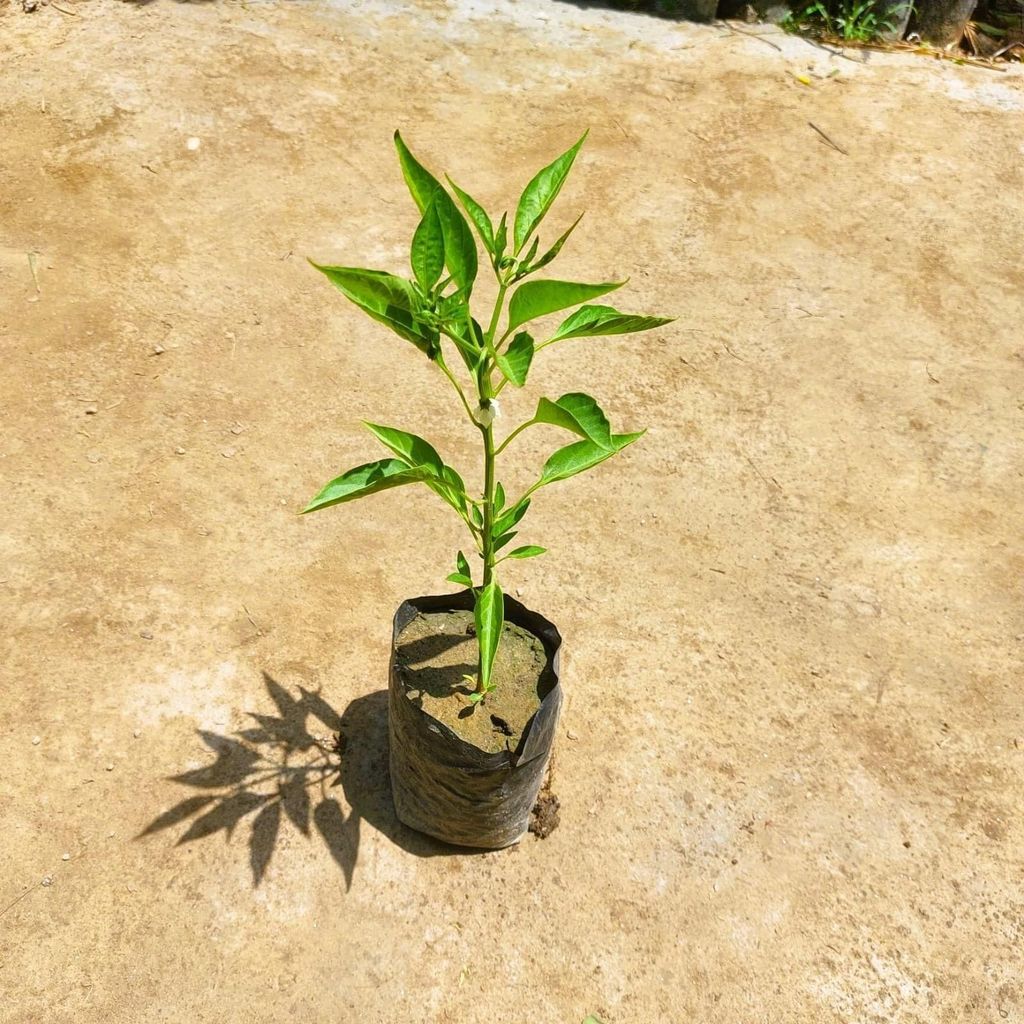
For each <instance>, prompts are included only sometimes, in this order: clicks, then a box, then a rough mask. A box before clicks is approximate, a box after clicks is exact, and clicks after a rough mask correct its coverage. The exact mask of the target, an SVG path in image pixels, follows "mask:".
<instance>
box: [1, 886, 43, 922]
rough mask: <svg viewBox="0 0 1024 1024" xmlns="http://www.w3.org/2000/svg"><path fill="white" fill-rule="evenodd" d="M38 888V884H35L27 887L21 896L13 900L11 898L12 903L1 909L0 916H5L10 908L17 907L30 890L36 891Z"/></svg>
mask: <svg viewBox="0 0 1024 1024" xmlns="http://www.w3.org/2000/svg"><path fill="white" fill-rule="evenodd" d="M38 888H39V886H38V885H33V886H31V887H30V888H28V889H26V890H25V891H24V892H23V893H22V894H21V895H20V896H16V897H15V898H14V899H13V900H11V902H10V903H8V904H7V906H6V907H4V909H3V910H0V917H3V916H4V914H6V913H7V911H8V910H10V909H11V908H12V907H16V906H17V905H18V904H19V903H20V902H21V901H22V900H23V899H24V898H25V897H26V896H27V895H28V894H29V893H30V892H35V890H36V889H38Z"/></svg>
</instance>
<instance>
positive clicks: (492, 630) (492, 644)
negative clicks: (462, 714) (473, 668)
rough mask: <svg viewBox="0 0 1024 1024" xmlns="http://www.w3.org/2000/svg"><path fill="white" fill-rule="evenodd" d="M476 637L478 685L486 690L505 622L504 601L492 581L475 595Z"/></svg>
mask: <svg viewBox="0 0 1024 1024" xmlns="http://www.w3.org/2000/svg"><path fill="white" fill-rule="evenodd" d="M473 617H474V619H475V621H476V637H477V642H478V643H479V644H480V684H481V686H482V687H483V688H484V689H487V688H488V687H489V686H490V683H491V668H492V667H493V665H494V656H495V654H497V653H498V643H499V641H500V640H501V627H502V624H503V623H504V621H505V601H504V598H503V597H502V594H501V588H500V587H499V586H498V584H497V583H495V582H494V581H493V580H492V581H491V582H490V583H488V584H487V586H486V587H484V588H483V589H481V590H480V591H479V592H478V593H477V597H476V607H475V608H474V609H473Z"/></svg>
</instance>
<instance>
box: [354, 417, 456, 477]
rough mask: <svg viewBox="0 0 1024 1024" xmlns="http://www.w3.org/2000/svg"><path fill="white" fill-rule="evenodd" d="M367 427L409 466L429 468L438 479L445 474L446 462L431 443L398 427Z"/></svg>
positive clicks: (369, 424)
mask: <svg viewBox="0 0 1024 1024" xmlns="http://www.w3.org/2000/svg"><path fill="white" fill-rule="evenodd" d="M365 426H366V429H367V430H369V431H370V433H371V434H373V436H374V437H375V438H377V440H378V441H380V443H381V444H382V445H384V447H385V448H389V449H391V451H393V452H394V453H395V455H397V456H398V457H399V458H400V459H402V460H403V461H404V462H405V463H406V464H407V465H409V466H427V467H429V468H430V469H431V470H432V471H433V472H434V474H435V475H436V476H438V477H440V476H441V475H442V474H443V472H444V468H445V465H444V462H443V460H442V459H441V456H440V455H438V454H437V450H436V449H435V448H434V446H433V445H432V444H431V443H430V442H429V441H424V440H423V438H422V437H417V436H416V435H415V434H410V433H409V432H408V431H405V430H399V429H398V428H397V427H382V426H380V425H379V424H377V423H366V424H365Z"/></svg>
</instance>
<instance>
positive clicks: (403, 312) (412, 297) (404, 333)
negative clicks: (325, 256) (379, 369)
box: [309, 260, 438, 355]
mask: <svg viewBox="0 0 1024 1024" xmlns="http://www.w3.org/2000/svg"><path fill="white" fill-rule="evenodd" d="M309 262H310V263H311V264H312V265H313V266H314V267H316V269H317V270H319V271H320V273H321V274H323V275H324V276H325V277H326V278H327V280H328V281H330V282H331V284H333V285H334V286H335V288H337V289H338V290H339V291H340V292H341V293H342V295H344V296H345V297H346V298H347V299H349V300H350V301H352V302H354V303H355V304H356V305H357V306H358V307H359V308H360V309H361V310H362V311H363V312H364V313H366V314H367V315H368V316H370V317H372V318H373V319H374V320H376V321H377V322H378V323H382V324H384V325H385V326H386V327H390V328H391V330H393V331H394V332H395V333H396V334H397V335H399V337H402V338H405V340H406V341H411V342H412V343H413V344H414V345H415V346H416V347H417V348H418V349H419V350H420V351H421V352H425V353H426V354H427V355H432V354H433V353H434V351H436V348H437V338H438V335H437V332H436V331H432V330H430V329H428V328H427V327H425V326H424V325H422V324H420V323H418V322H417V319H416V315H417V314H418V313H419V312H420V310H421V308H422V307H421V303H420V299H419V296H418V295H417V294H416V289H415V288H414V287H413V284H412V282H411V281H406V280H405V279H404V278H402V277H396V276H395V275H394V274H389V273H387V272H386V271H383V270H362V269H359V268H357V267H327V266H321V265H320V264H319V263H313V261H312V260H310V261H309Z"/></svg>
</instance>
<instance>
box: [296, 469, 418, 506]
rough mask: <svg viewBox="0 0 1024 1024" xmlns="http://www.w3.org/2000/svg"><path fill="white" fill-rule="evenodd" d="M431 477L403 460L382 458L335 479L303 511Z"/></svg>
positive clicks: (338, 503)
mask: <svg viewBox="0 0 1024 1024" xmlns="http://www.w3.org/2000/svg"><path fill="white" fill-rule="evenodd" d="M428 475H429V471H428V470H424V469H420V468H418V467H415V468H411V467H410V466H408V465H407V464H406V463H405V462H403V461H402V460H401V459H381V460H380V461H379V462H368V463H366V465H364V466H356V467H355V468H354V469H350V470H349V471H348V472H347V473H343V474H342V475H341V476H339V477H337V478H336V479H334V480H332V481H331V482H330V483H329V484H327V486H326V487H324V488H323V489H322V490H321V491H320V493H319V494H317V495H316V497H315V498H313V500H312V501H311V502H310V503H309V504H308V505H307V506H306V507H305V508H304V509H303V510H302V513H303V515H305V514H306V513H307V512H317V511H319V510H320V509H322V508H330V506H331V505H340V504H342V503H343V502H346V501H354V500H355V499H356V498H363V497H366V495H368V494H376V493H377V492H378V491H386V490H388V489H389V488H391V487H400V486H401V485H402V484H414V483H422V482H423V481H425V480H426V479H427V477H428Z"/></svg>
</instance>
